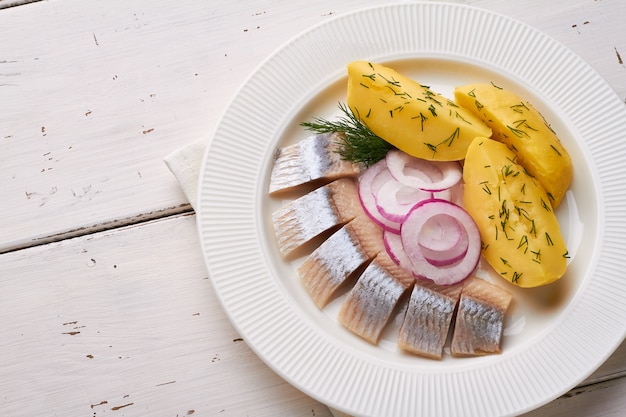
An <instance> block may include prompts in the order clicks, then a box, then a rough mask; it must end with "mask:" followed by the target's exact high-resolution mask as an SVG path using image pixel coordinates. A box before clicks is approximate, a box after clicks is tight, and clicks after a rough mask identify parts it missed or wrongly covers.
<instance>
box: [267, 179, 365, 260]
mask: <svg viewBox="0 0 626 417" xmlns="http://www.w3.org/2000/svg"><path fill="white" fill-rule="evenodd" d="M361 213H363V209H362V208H361V204H360V202H359V197H358V191H357V186H356V182H355V180H353V179H351V178H341V179H338V180H335V181H333V182H331V183H329V184H327V185H325V186H323V187H320V188H317V189H315V190H313V191H311V192H309V193H307V194H305V195H303V196H302V197H299V198H297V199H295V200H292V201H290V202H289V203H287V204H286V205H284V206H283V207H281V208H280V209H278V210H276V211H275V212H274V213H273V214H272V221H273V225H274V232H275V234H276V240H277V243H278V249H279V252H280V254H281V255H282V256H283V257H285V258H289V257H290V256H292V255H293V254H294V253H296V251H297V250H298V249H300V248H301V247H302V246H303V245H305V244H306V243H308V242H309V241H311V240H312V239H314V238H315V237H317V236H319V235H321V234H322V233H324V232H326V231H328V230H330V229H332V228H333V227H336V226H339V225H342V224H345V223H346V222H348V221H350V220H352V219H353V218H355V217H356V216H358V215H360V214H361Z"/></svg>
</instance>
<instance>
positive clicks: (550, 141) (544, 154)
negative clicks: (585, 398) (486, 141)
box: [454, 84, 573, 208]
mask: <svg viewBox="0 0 626 417" xmlns="http://www.w3.org/2000/svg"><path fill="white" fill-rule="evenodd" d="M454 99H455V101H456V102H457V103H458V104H459V105H461V106H464V107H466V108H468V109H470V110H472V112H473V113H474V114H475V115H476V116H478V117H480V118H481V120H483V121H484V122H485V123H486V124H487V125H488V126H489V127H490V128H491V129H492V131H493V139H496V140H498V141H500V142H502V143H505V144H506V145H507V146H508V147H509V148H511V149H513V150H514V151H515V152H516V154H517V160H518V162H519V163H520V164H521V165H522V166H524V167H525V168H526V169H527V170H528V172H529V173H530V174H531V175H533V176H534V177H535V178H537V180H538V181H539V182H540V183H541V184H542V185H543V187H544V188H545V189H546V191H547V193H548V196H549V197H550V204H551V205H552V206H553V207H554V208H557V207H558V206H559V204H560V203H561V200H562V199H563V196H564V195H565V192H566V191H567V189H568V187H569V185H570V183H571V181H572V176H573V168H572V161H571V159H570V156H569V154H568V153H567V150H566V149H565V148H564V147H563V145H562V144H561V142H560V140H559V138H558V137H557V136H556V134H555V133H554V131H553V130H552V128H551V127H550V126H549V125H548V123H546V121H545V119H544V118H543V116H542V115H541V114H540V113H539V112H538V111H537V110H536V109H535V108H534V107H533V106H532V105H531V104H530V103H529V102H528V101H525V100H523V99H522V98H520V97H519V96H518V95H517V94H515V93H513V92H511V91H508V90H504V89H502V88H500V87H498V86H496V85H493V84H471V85H466V86H463V87H457V88H456V89H455V90H454Z"/></svg>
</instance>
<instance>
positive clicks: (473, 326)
mask: <svg viewBox="0 0 626 417" xmlns="http://www.w3.org/2000/svg"><path fill="white" fill-rule="evenodd" d="M511 299H512V295H511V293H510V292H508V291H506V290H505V289H503V288H500V287H499V286H497V285H494V284H491V283H489V282H487V281H485V280H483V279H480V278H477V277H471V278H469V279H468V280H467V282H466V283H465V285H464V286H463V291H462V292H461V299H460V300H459V307H458V311H457V315H456V323H455V326H454V334H453V336H452V343H451V345H450V351H451V353H452V355H453V356H480V355H487V354H492V353H500V352H501V351H502V348H501V342H502V329H503V327H504V319H505V316H506V312H507V310H508V308H509V304H510V303H511Z"/></svg>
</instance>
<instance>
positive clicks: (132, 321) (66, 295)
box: [0, 215, 330, 417]
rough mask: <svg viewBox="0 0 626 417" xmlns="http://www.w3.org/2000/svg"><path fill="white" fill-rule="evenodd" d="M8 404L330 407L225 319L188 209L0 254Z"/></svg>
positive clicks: (147, 408) (43, 411)
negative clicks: (263, 357)
mask: <svg viewBox="0 0 626 417" xmlns="http://www.w3.org/2000/svg"><path fill="white" fill-rule="evenodd" d="M0 276H1V277H2V280H0V322H1V323H2V326H0V340H2V343H1V344H0V392H2V395H1V396H0V410H2V412H1V414H2V415H3V416H29V415H37V416H42V415H59V416H61V415H62V416H78V415H89V416H93V415H94V414H95V413H97V415H101V414H104V415H106V413H108V412H111V411H113V410H116V409H118V410H119V409H121V408H124V411H125V413H126V414H125V415H133V416H139V415H160V416H175V415H180V416H184V415H191V413H194V414H195V415H200V416H209V415H220V416H242V415H254V416H268V417H270V416H272V417H273V416H276V415H290V416H302V417H305V416H306V417H309V416H311V415H316V416H330V414H329V411H328V410H327V409H326V407H325V406H323V405H321V404H319V403H318V402H316V401H314V400H312V399H310V398H308V397H306V396H305V395H303V394H302V393H300V392H299V391H297V390H296V389H294V388H292V387H291V386H289V385H288V384H287V383H286V382H284V381H283V380H282V379H281V378H280V377H278V376H277V375H276V374H274V373H273V372H272V371H271V370H270V369H269V368H268V367H267V366H265V364H264V363H262V362H261V361H260V360H259V359H258V358H257V357H256V355H255V354H254V353H253V352H252V351H251V350H250V349H249V348H248V346H247V345H246V343H245V341H243V340H242V339H241V338H240V337H239V335H238V334H237V332H236V331H235V330H234V329H233V327H232V326H231V325H230V323H229V321H228V319H227V318H226V316H225V314H224V312H223V310H222V309H221V307H220V305H219V302H218V300H217V299H216V297H215V295H214V292H213V288H212V286H211V283H210V281H209V279H208V277H207V274H206V272H205V268H204V264H203V261H202V257H201V255H200V250H199V246H198V241H197V239H196V232H195V218H194V216H185V215H183V216H179V217H172V218H169V219H166V220H162V221H156V222H151V223H144V224H143V225H141V226H132V227H128V228H122V229H116V230H115V231H111V232H104V233H100V234H96V235H91V236H84V237H80V238H75V239H71V240H64V241H63V242H58V243H52V244H48V245H42V246H38V247H33V248H30V249H25V250H20V251H16V252H12V253H6V254H3V255H0Z"/></svg>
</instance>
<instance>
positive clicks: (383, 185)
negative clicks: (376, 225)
mask: <svg viewBox="0 0 626 417" xmlns="http://www.w3.org/2000/svg"><path fill="white" fill-rule="evenodd" d="M372 191H373V193H374V199H375V200H376V207H377V209H378V212H379V213H380V214H381V215H382V216H383V217H385V218H386V219H388V220H391V221H393V222H398V223H401V222H403V221H404V219H405V217H406V216H407V214H409V211H410V210H411V209H412V208H413V206H414V205H415V204H417V203H418V202H420V201H422V200H426V199H429V198H432V193H429V192H426V191H423V190H420V189H419V188H411V187H407V186H406V185H404V184H401V183H399V182H398V181H396V179H395V178H394V177H393V176H392V175H391V173H390V172H389V171H387V170H386V171H381V172H380V173H379V174H378V175H376V178H375V179H374V181H373V186H372Z"/></svg>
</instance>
